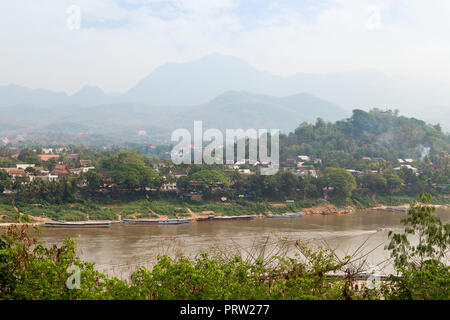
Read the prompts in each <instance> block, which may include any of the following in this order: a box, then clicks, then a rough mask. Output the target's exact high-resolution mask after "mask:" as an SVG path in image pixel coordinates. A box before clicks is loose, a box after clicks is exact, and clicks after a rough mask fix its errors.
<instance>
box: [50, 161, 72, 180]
mask: <svg viewBox="0 0 450 320" xmlns="http://www.w3.org/2000/svg"><path fill="white" fill-rule="evenodd" d="M71 174H72V172H70V170H69V168H67V166H66V165H65V164H57V165H56V166H55V168H54V169H53V170H52V172H50V175H52V176H57V177H58V178H62V177H68V176H70V175H71Z"/></svg>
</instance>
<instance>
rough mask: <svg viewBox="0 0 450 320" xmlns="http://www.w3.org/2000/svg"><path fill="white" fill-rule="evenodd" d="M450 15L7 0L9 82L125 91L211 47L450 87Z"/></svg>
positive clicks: (1, 76)
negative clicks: (162, 68)
mask: <svg viewBox="0 0 450 320" xmlns="http://www.w3.org/2000/svg"><path fill="white" fill-rule="evenodd" d="M73 5H75V7H71V6H73ZM77 8H79V9H80V28H79V29H78V28H77V19H76V17H77V15H76V10H77ZM74 9H75V10H74ZM449 17H450V1H448V0H432V1H424V0H384V1H383V0H286V1H281V0H280V1H269V0H142V1H139V0H14V1H1V3H0V41H1V45H0V85H4V84H10V83H14V84H19V85H23V86H27V87H31V88H46V89H52V90H58V91H66V92H68V93H73V92H74V91H77V90H78V89H80V88H81V87H82V86H83V85H85V84H89V85H95V86H98V87H100V88H102V89H103V90H105V91H106V92H124V91H126V90H128V89H129V88H130V87H131V86H133V85H134V84H135V83H136V82H137V81H139V80H140V79H142V78H143V77H145V76H146V75H148V74H149V73H150V72H151V71H152V70H153V69H154V68H155V67H157V66H159V65H161V64H163V63H166V62H172V61H179V62H182V61H188V60H192V59H197V58H199V57H201V56H203V55H206V54H209V53H212V52H219V53H224V54H230V55H234V56H237V57H240V58H242V59H244V60H246V61H247V62H249V63H250V64H251V65H253V66H255V67H256V68H258V69H261V70H265V71H269V72H270V73H273V74H278V75H290V74H294V73H298V72H308V73H323V72H334V71H346V70H354V69H365V68H376V69H379V70H381V71H384V72H386V73H387V74H401V75H414V76H419V77H435V78H438V79H440V80H445V81H447V82H449V83H450V18H449Z"/></svg>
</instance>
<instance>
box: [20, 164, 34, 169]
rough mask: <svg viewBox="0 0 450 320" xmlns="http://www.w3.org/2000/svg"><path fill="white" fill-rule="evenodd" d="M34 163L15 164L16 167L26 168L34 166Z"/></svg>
mask: <svg viewBox="0 0 450 320" xmlns="http://www.w3.org/2000/svg"><path fill="white" fill-rule="evenodd" d="M35 166H36V165H35V164H16V169H22V170H26V169H28V168H34V167H35Z"/></svg>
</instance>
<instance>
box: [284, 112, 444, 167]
mask: <svg viewBox="0 0 450 320" xmlns="http://www.w3.org/2000/svg"><path fill="white" fill-rule="evenodd" d="M280 144H281V159H282V160H283V159H284V160H285V159H288V158H295V157H296V156H297V155H310V156H313V157H314V158H320V159H322V161H323V164H324V165H326V166H339V167H353V168H356V167H358V162H360V161H361V158H362V157H380V158H383V159H385V160H390V161H394V160H396V159H397V158H412V159H414V160H423V159H424V158H425V157H426V156H430V157H431V156H436V155H439V154H441V153H443V152H447V153H450V135H449V134H446V133H444V132H443V131H442V129H441V127H440V126H439V124H438V125H434V126H432V125H429V124H426V123H425V122H424V121H421V120H418V119H415V118H407V117H404V116H399V115H398V113H397V112H393V111H391V110H388V111H381V110H379V109H373V110H371V111H369V112H365V111H362V110H353V114H352V116H351V117H350V118H349V119H345V120H342V121H337V122H335V123H327V122H325V121H323V120H322V119H317V121H316V123H315V124H309V123H302V124H301V125H300V126H299V127H298V128H297V129H296V130H295V131H294V132H293V133H290V134H289V135H288V136H284V135H282V136H281V138H280Z"/></svg>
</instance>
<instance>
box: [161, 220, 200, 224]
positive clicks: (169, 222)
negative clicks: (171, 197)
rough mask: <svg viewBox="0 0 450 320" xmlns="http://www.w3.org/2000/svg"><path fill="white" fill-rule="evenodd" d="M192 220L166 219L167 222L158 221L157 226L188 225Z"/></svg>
mask: <svg viewBox="0 0 450 320" xmlns="http://www.w3.org/2000/svg"><path fill="white" fill-rule="evenodd" d="M191 221H192V219H167V220H159V221H158V223H159V224H182V223H189V222H191Z"/></svg>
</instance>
